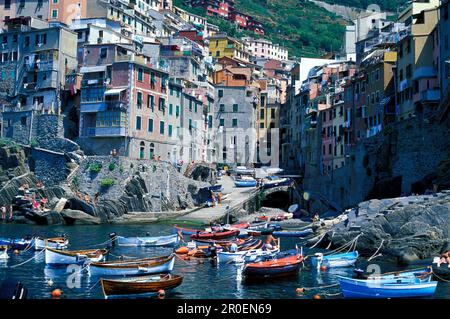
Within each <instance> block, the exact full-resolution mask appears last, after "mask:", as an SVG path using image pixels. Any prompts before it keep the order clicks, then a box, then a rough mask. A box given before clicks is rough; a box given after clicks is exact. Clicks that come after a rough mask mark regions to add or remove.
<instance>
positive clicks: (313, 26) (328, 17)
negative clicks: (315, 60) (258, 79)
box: [174, 0, 346, 57]
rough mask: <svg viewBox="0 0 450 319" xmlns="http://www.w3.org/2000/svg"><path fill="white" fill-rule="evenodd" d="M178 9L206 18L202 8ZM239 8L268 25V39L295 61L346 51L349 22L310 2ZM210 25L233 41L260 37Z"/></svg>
mask: <svg viewBox="0 0 450 319" xmlns="http://www.w3.org/2000/svg"><path fill="white" fill-rule="evenodd" d="M174 5H176V6H178V7H181V8H183V9H185V10H187V11H189V12H192V13H194V14H197V15H200V16H203V17H206V13H205V12H204V10H203V9H202V8H191V7H188V6H186V5H184V3H183V1H182V0H174ZM236 8H237V9H238V10H240V11H242V12H243V13H246V14H248V15H250V16H253V17H255V18H256V19H257V20H259V21H261V22H262V23H263V24H264V27H265V31H266V35H265V36H264V37H265V38H267V39H269V40H271V41H273V42H274V43H277V44H280V45H282V46H285V47H287V48H288V49H289V55H290V56H291V57H294V56H295V57H318V56H322V55H324V54H325V53H327V52H333V51H338V50H339V49H340V48H341V47H342V41H343V36H344V31H345V24H346V23H345V21H344V20H343V19H341V18H339V17H337V16H336V15H334V14H332V13H330V12H328V11H326V10H324V9H322V8H319V7H318V6H316V5H315V4H313V3H311V2H309V1H306V0H236ZM208 21H209V22H210V23H212V24H215V25H217V26H219V27H220V29H221V30H222V31H224V32H226V33H227V34H228V35H230V36H233V37H241V36H252V37H255V38H257V37H258V35H257V34H255V33H253V32H249V31H243V30H240V29H238V28H237V26H236V24H234V23H232V22H229V21H226V20H223V19H220V18H213V17H208Z"/></svg>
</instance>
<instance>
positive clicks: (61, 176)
mask: <svg viewBox="0 0 450 319" xmlns="http://www.w3.org/2000/svg"><path fill="white" fill-rule="evenodd" d="M68 161H69V160H68V158H67V157H66V156H65V155H64V153H59V152H53V151H49V150H46V149H41V148H33V149H32V150H31V152H30V155H29V157H28V164H29V166H30V170H31V171H32V172H34V174H35V175H36V178H37V179H38V180H40V181H42V182H43V183H44V185H45V186H56V185H59V184H60V183H63V182H64V181H65V180H66V179H67V176H68V174H69V173H70V171H69V169H68V167H67V163H68Z"/></svg>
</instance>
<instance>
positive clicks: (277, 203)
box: [261, 191, 291, 210]
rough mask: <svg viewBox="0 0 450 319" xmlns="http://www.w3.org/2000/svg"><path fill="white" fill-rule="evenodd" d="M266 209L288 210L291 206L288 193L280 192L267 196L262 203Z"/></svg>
mask: <svg viewBox="0 0 450 319" xmlns="http://www.w3.org/2000/svg"><path fill="white" fill-rule="evenodd" d="M261 205H262V206H264V207H272V208H281V209H284V210H287V209H288V208H289V206H290V205H291V202H290V196H289V193H288V192H285V191H278V192H274V193H270V194H267V195H266V197H265V198H264V200H263V201H262V203H261Z"/></svg>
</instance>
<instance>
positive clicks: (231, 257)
mask: <svg viewBox="0 0 450 319" xmlns="http://www.w3.org/2000/svg"><path fill="white" fill-rule="evenodd" d="M278 252H279V248H276V249H273V250H262V249H251V250H242V251H237V252H230V251H219V252H218V253H217V261H218V262H219V263H245V262H255V261H256V260H257V259H258V258H259V257H265V256H270V255H273V254H275V253H278Z"/></svg>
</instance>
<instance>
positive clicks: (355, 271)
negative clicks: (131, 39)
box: [353, 268, 367, 279]
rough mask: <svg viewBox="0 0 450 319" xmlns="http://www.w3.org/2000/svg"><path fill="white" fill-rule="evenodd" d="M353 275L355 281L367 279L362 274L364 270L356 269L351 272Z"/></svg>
mask: <svg viewBox="0 0 450 319" xmlns="http://www.w3.org/2000/svg"><path fill="white" fill-rule="evenodd" d="M353 272H354V273H355V278H356V279H367V276H366V275H365V273H364V270H362V269H360V268H357V269H355V270H354V271H353Z"/></svg>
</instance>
